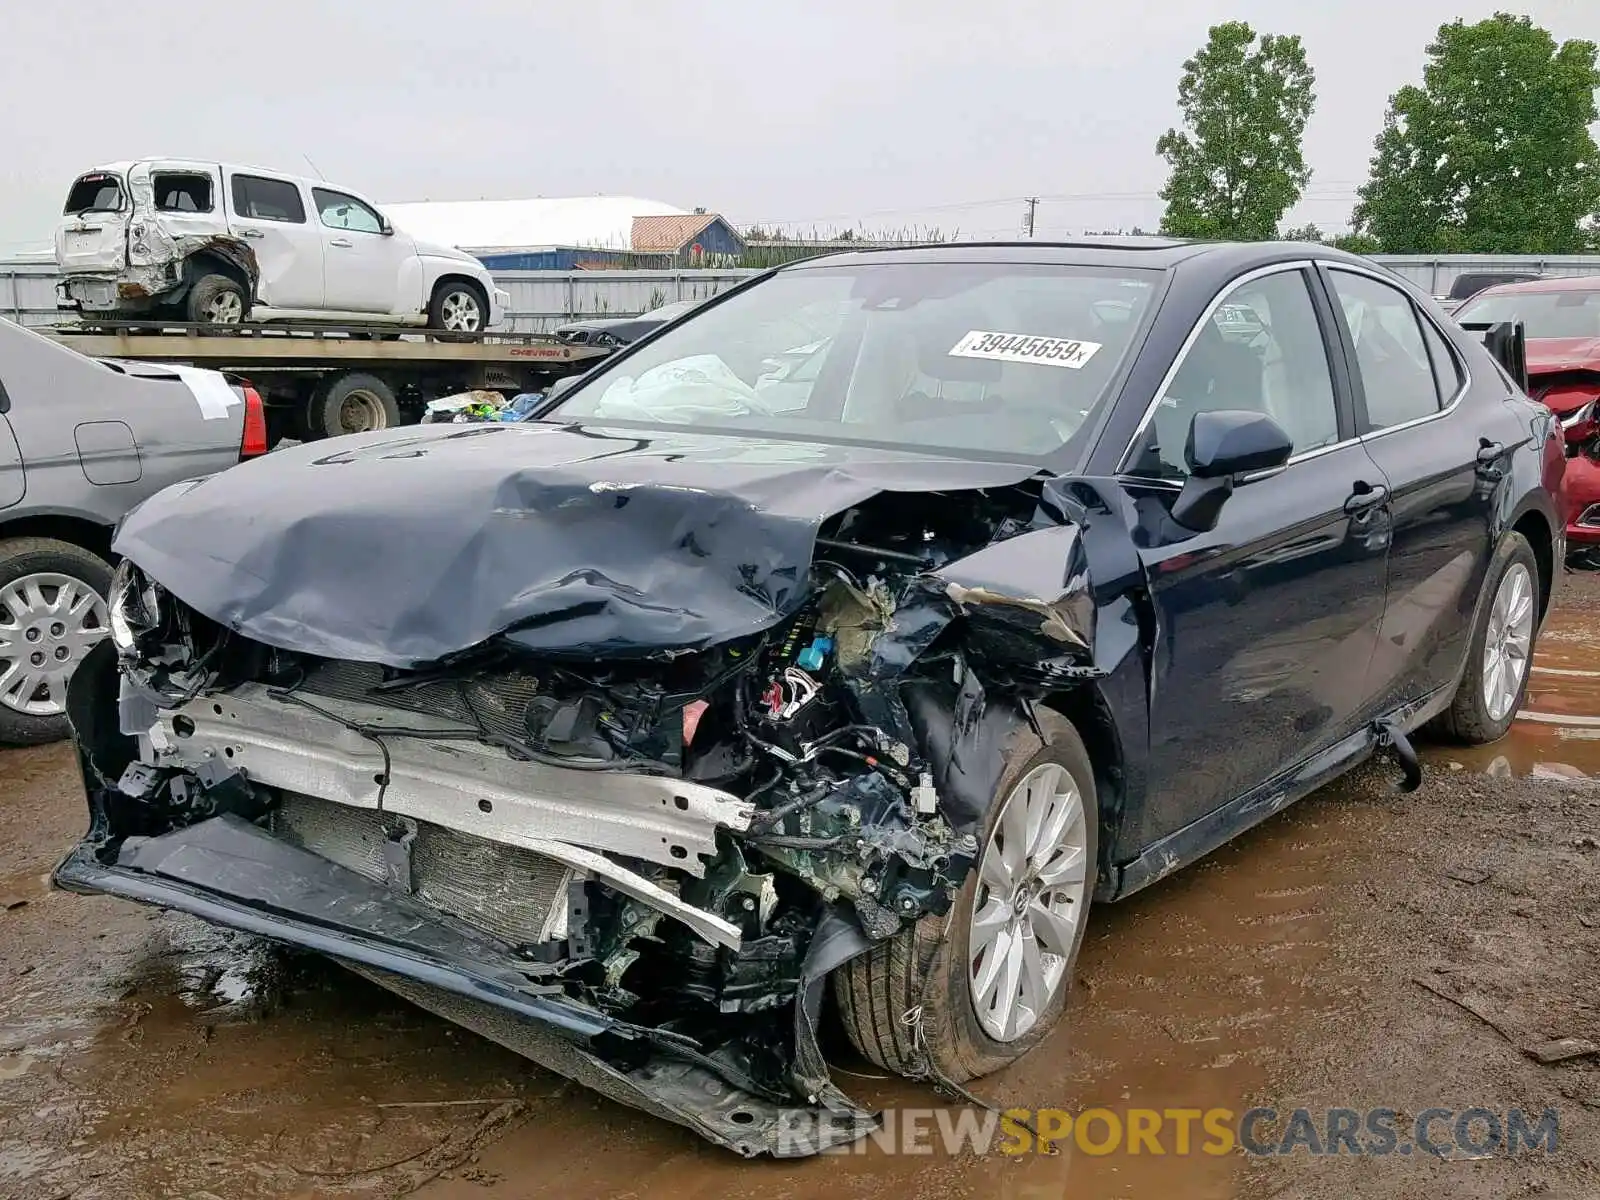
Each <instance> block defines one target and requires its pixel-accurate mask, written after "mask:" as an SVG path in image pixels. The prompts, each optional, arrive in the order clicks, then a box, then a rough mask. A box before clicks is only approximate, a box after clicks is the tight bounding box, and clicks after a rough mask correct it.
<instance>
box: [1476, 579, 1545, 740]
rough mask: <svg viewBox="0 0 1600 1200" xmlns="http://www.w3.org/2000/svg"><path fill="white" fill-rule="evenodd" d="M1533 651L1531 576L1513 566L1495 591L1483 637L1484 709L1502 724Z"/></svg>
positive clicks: (1513, 702)
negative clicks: (1487, 625)
mask: <svg viewBox="0 0 1600 1200" xmlns="http://www.w3.org/2000/svg"><path fill="white" fill-rule="evenodd" d="M1532 648H1533V576H1532V575H1531V574H1530V573H1529V571H1528V568H1527V567H1526V566H1525V565H1524V564H1522V563H1520V562H1517V563H1512V564H1511V568H1510V570H1508V571H1507V572H1506V573H1505V574H1504V575H1503V576H1501V578H1500V586H1499V587H1498V588H1496V589H1495V593H1494V603H1493V604H1492V605H1491V606H1490V608H1489V627H1488V628H1487V629H1486V630H1485V631H1484V636H1483V707H1484V709H1485V711H1487V712H1488V714H1489V719H1490V720H1491V721H1503V720H1505V718H1506V716H1507V714H1508V713H1510V712H1511V709H1512V707H1513V706H1514V705H1515V704H1516V702H1517V695H1518V693H1519V692H1520V691H1521V690H1522V680H1523V678H1524V677H1525V676H1526V675H1527V673H1528V655H1529V652H1530V651H1531V650H1532Z"/></svg>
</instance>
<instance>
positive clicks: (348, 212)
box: [311, 188, 383, 233]
mask: <svg viewBox="0 0 1600 1200" xmlns="http://www.w3.org/2000/svg"><path fill="white" fill-rule="evenodd" d="M311 199H312V200H313V201H314V202H315V203H316V206H317V219H318V220H320V221H321V222H322V223H323V224H324V225H326V226H327V227H328V228H329V229H346V230H349V231H350V232H352V233H382V232H383V218H381V217H380V216H378V214H377V213H376V212H374V211H373V210H372V209H371V208H370V207H368V206H367V205H365V204H363V203H362V202H361V201H359V200H357V199H356V198H355V197H354V196H346V195H345V194H344V193H343V192H330V191H329V190H328V189H327V188H312V189H311Z"/></svg>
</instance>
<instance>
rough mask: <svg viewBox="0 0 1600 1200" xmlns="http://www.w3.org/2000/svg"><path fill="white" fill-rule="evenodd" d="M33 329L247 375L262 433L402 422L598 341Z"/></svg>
mask: <svg viewBox="0 0 1600 1200" xmlns="http://www.w3.org/2000/svg"><path fill="white" fill-rule="evenodd" d="M38 332H40V333H44V334H45V335H47V336H49V337H51V338H53V339H55V340H56V341H58V342H60V343H61V344H62V345H65V346H70V347H72V349H74V350H77V351H78V352H79V353H81V354H87V355H89V356H91V357H93V358H126V359H140V360H144V361H149V362H171V363H180V364H185V365H189V366H197V367H210V368H211V369H213V370H218V371H225V372H227V373H228V374H230V375H236V376H238V377H240V378H242V379H244V380H247V381H248V382H249V383H250V384H251V385H252V386H253V387H255V389H256V390H257V391H258V392H260V393H261V396H262V399H263V401H264V402H265V403H266V405H267V415H268V425H269V432H270V435H271V437H272V440H273V441H274V442H276V441H277V440H279V439H281V438H283V437H296V438H300V439H305V440H309V439H313V438H319V437H326V436H329V435H331V434H336V433H360V432H365V431H368V430H371V429H384V428H388V427H390V426H393V425H399V424H409V423H412V422H415V421H419V420H421V418H422V414H423V412H424V410H425V408H426V406H427V403H428V401H430V400H435V399H438V398H439V397H442V396H450V395H454V394H456V393H459V392H466V391H473V390H490V391H497V392H501V393H504V394H506V395H515V394H516V393H519V392H530V391H542V390H544V389H545V388H547V387H549V386H550V384H552V383H554V382H555V381H556V380H557V379H559V378H561V377H562V376H564V375H573V374H577V373H579V372H582V371H586V370H588V368H589V367H590V366H592V365H594V363H595V362H596V361H598V360H599V359H601V358H604V357H605V355H606V353H607V351H606V350H603V349H598V348H594V347H589V346H574V345H567V344H565V343H563V342H560V341H557V340H556V339H555V338H553V337H550V336H548V335H545V334H530V333H501V332H489V333H440V332H436V331H433V330H426V329H413V328H403V329H397V328H396V327H394V326H392V325H391V326H352V325H323V324H315V323H309V322H276V321H275V322H267V323H259V324H258V323H244V324H240V325H184V324H176V323H173V322H170V321H111V320H99V319H95V320H94V321H93V322H92V323H91V322H84V323H81V324H65V325H57V326H54V327H50V328H46V329H41V330H39V331H38Z"/></svg>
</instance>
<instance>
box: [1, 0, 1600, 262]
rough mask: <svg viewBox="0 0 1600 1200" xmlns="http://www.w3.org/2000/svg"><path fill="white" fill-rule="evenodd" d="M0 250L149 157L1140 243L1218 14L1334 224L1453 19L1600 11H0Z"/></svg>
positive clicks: (883, 6)
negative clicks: (1276, 62) (1306, 118)
mask: <svg viewBox="0 0 1600 1200" xmlns="http://www.w3.org/2000/svg"><path fill="white" fill-rule="evenodd" d="M0 4H3V12H0V111H3V112H5V113H6V114H7V119H6V120H5V121H4V122H3V123H0V253H4V252H6V251H8V250H15V249H17V248H19V247H21V246H25V245H32V246H40V245H44V244H47V243H48V239H49V233H50V230H51V227H52V225H53V223H54V220H55V217H56V214H57V213H58V212H59V209H60V202H61V199H62V198H63V197H64V196H65V194H66V189H67V185H68V183H69V182H70V180H71V179H72V177H73V176H74V175H75V174H77V173H78V172H80V171H82V170H85V169H86V168H88V167H90V166H92V165H95V164H97V163H102V162H108V161H114V160H117V159H126V158H139V157H144V156H150V155H162V154H165V155H175V156H186V157H189V156H192V157H197V158H207V159H218V160H227V161H235V162H250V163H256V164H259V165H262V166H270V167H276V168H279V169H282V170H287V171H295V172H301V173H305V174H311V173H313V172H312V171H311V168H309V167H308V166H307V165H306V163H307V160H308V159H309V160H310V161H311V162H314V163H315V164H316V167H317V168H318V169H319V171H320V172H321V173H322V174H324V175H326V177H327V178H329V179H332V180H335V181H338V182H340V183H344V184H346V185H348V186H350V187H353V188H356V189H358V190H360V191H364V192H366V193H367V194H369V195H371V196H373V197H375V198H376V199H378V200H380V201H390V202H394V201H402V200H420V199H472V198H479V197H489V198H510V197H524V196H541V195H542V196H572V195H586V194H613V195H616V194H621V195H633V196H642V197H648V198H651V199H657V200H663V201H666V202H668V203H672V204H677V205H681V206H683V207H686V208H687V207H693V206H695V205H703V206H705V207H706V208H708V209H710V210H712V211H716V212H721V213H723V214H725V215H726V216H727V217H729V218H730V219H731V220H733V221H734V222H735V223H736V224H741V225H742V224H749V223H752V222H760V223H763V224H773V223H786V224H789V225H794V226H798V227H800V228H802V229H806V228H810V227H813V226H815V227H819V228H821V227H833V226H850V225H864V226H866V227H867V228H868V229H873V230H876V229H880V228H888V227H904V226H929V225H933V226H938V227H940V228H942V229H944V230H945V231H946V232H951V231H957V230H958V231H959V232H960V233H961V234H962V235H974V236H1010V235H1013V234H1015V233H1016V232H1017V231H1018V229H1019V225H1020V221H1021V217H1022V212H1023V205H1022V197H1024V196H1029V195H1037V196H1040V197H1042V198H1043V199H1042V200H1041V203H1040V205H1039V210H1038V232H1039V234H1040V235H1051V234H1069V233H1077V232H1082V231H1084V230H1085V229H1099V228H1106V227H1117V226H1130V225H1133V224H1135V223H1138V224H1142V225H1145V226H1147V227H1149V226H1154V225H1155V224H1156V222H1157V221H1158V220H1159V218H1160V211H1161V204H1160V201H1159V200H1158V199H1157V198H1156V195H1155V193H1156V191H1157V189H1159V188H1160V186H1161V184H1162V182H1163V179H1164V170H1163V165H1162V163H1161V162H1160V160H1159V159H1158V158H1157V157H1156V154H1155V142H1156V139H1157V137H1159V136H1160V134H1161V133H1162V131H1163V130H1164V129H1166V128H1167V127H1168V126H1169V125H1171V124H1173V123H1174V122H1175V121H1176V118H1177V108H1176V93H1177V81H1178V74H1179V71H1180V69H1181V64H1182V62H1183V60H1184V59H1185V58H1186V57H1187V56H1188V55H1189V54H1191V53H1192V52H1193V51H1194V50H1195V49H1196V48H1197V47H1198V46H1199V45H1200V44H1201V43H1202V42H1203V41H1204V39H1205V34H1206V29H1207V27H1208V26H1210V25H1211V24H1214V23H1215V22H1218V21H1223V20H1229V19H1235V18H1243V19H1245V20H1248V21H1250V22H1251V23H1252V24H1253V25H1254V26H1255V27H1256V29H1257V30H1258V31H1270V32H1276V33H1298V34H1300V35H1301V37H1302V38H1303V39H1304V40H1305V43H1306V48H1307V52H1308V54H1309V56H1310V59H1311V63H1312V65H1313V67H1314V68H1315V69H1316V73H1317V109H1316V113H1315V115H1314V116H1313V117H1312V120H1311V126H1310V129H1309V130H1308V132H1307V135H1306V157H1307V159H1308V161H1309V162H1310V163H1311V165H1312V167H1313V169H1314V170H1315V177H1314V178H1313V180H1312V183H1311V188H1310V191H1309V193H1308V195H1307V198H1306V199H1305V200H1304V201H1303V202H1302V204H1301V205H1300V207H1299V208H1298V209H1297V210H1296V211H1295V213H1293V214H1291V219H1292V220H1294V221H1296V222H1298V221H1300V220H1314V221H1317V222H1318V223H1320V224H1322V225H1323V226H1324V227H1339V226H1342V225H1343V224H1344V223H1345V221H1346V218H1347V217H1348V214H1349V211H1350V207H1351V205H1352V203H1353V201H1354V194H1353V193H1354V190H1355V188H1356V187H1357V186H1358V185H1359V184H1360V183H1361V181H1362V180H1363V179H1364V178H1365V175H1366V167H1367V160H1368V156H1369V154H1370V152H1371V145H1372V139H1373V136H1374V134H1375V133H1376V132H1377V130H1378V128H1379V125H1380V123H1381V121H1382V117H1383V112H1384V107H1385V104H1386V101H1387V98H1388V96H1389V95H1390V93H1392V92H1393V91H1394V90H1395V89H1396V88H1397V87H1399V86H1401V85H1402V84H1405V83H1409V82H1413V81H1418V80H1419V79H1420V76H1421V70H1422V62H1423V48H1424V46H1425V45H1426V44H1427V42H1428V41H1429V40H1430V37H1431V35H1432V33H1433V31H1434V30H1435V29H1436V28H1437V27H1438V25H1439V24H1440V22H1441V21H1445V20H1449V19H1452V18H1454V17H1456V16H1463V17H1465V18H1467V19H1469V20H1472V19H1476V18H1478V17H1481V16H1486V15H1488V14H1489V13H1490V12H1491V11H1493V10H1494V9H1495V8H1496V7H1510V8H1511V9H1513V10H1514V11H1517V12H1526V13H1528V14H1529V15H1531V16H1532V17H1533V18H1534V19H1535V20H1537V21H1538V22H1540V23H1541V24H1543V25H1545V26H1546V27H1548V28H1550V29H1551V30H1552V31H1553V32H1554V33H1555V35H1556V36H1557V37H1558V38H1560V39H1566V38H1573V37H1584V38H1589V39H1592V40H1600V0H1523V2H1522V3H1520V4H1511V3H1509V0H1502V3H1501V4H1499V5H1496V4H1494V3H1492V2H1482V3H1480V2H1478V0H1097V2H1095V3H1087V4H1085V3H1082V2H1081V0H1080V2H1078V3H1065V2H1063V0H959V2H958V0H807V2H804V3H800V2H791V0H583V3H572V4H556V3H544V2H541V3H528V2H522V0H340V2H338V3H334V2H331V0H329V2H320V3H319V2H314V0H271V2H270V3H264V4H255V5H189V4H183V5H155V6H152V5H144V4H130V3H126V0H73V2H71V3H67V4H42V3H27V2H25V0H0Z"/></svg>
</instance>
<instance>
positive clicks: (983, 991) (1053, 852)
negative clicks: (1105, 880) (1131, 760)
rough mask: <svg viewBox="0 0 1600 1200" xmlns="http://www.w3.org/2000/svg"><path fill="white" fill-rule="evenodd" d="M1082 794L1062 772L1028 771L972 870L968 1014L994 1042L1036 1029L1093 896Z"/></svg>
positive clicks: (1052, 767)
mask: <svg viewBox="0 0 1600 1200" xmlns="http://www.w3.org/2000/svg"><path fill="white" fill-rule="evenodd" d="M1088 846H1089V841H1088V823H1087V820H1086V817H1085V815H1084V811H1083V796H1082V794H1081V793H1080V792H1079V791H1078V785H1077V784H1076V783H1074V782H1073V779H1072V776H1071V775H1070V774H1069V773H1068V772H1067V770H1066V768H1065V767H1061V766H1058V765H1056V764H1055V763H1046V764H1044V765H1043V766H1040V767H1035V768H1034V769H1033V770H1032V771H1030V772H1028V774H1027V775H1025V776H1024V777H1023V778H1022V779H1021V780H1020V781H1019V782H1018V783H1017V786H1016V787H1015V788H1013V789H1012V791H1011V794H1010V795H1009V796H1007V797H1006V800H1005V804H1004V806H1003V807H1002V809H1001V811H1000V819H999V820H998V821H996V822H995V827H994V832H993V833H991V834H990V835H989V844H988V845H987V846H985V847H984V850H983V857H982V858H981V859H980V860H979V863H978V892H977V895H976V896H975V897H973V903H972V922H971V925H970V928H969V933H968V938H967V946H968V952H969V954H970V956H971V957H970V961H969V962H968V963H967V984H968V987H969V990H970V993H971V996H972V1009H973V1011H974V1012H975V1013H976V1014H977V1016H978V1023H979V1024H980V1025H982V1026H983V1030H984V1032H985V1033H987V1034H988V1035H989V1036H990V1037H991V1038H993V1039H994V1040H995V1041H997V1042H1012V1041H1015V1040H1016V1039H1017V1038H1020V1037H1022V1036H1023V1035H1024V1034H1026V1033H1027V1032H1028V1031H1029V1030H1030V1029H1032V1028H1033V1027H1034V1026H1035V1025H1037V1024H1038V1022H1039V1018H1040V1017H1042V1016H1043V1015H1044V1013H1045V1011H1046V1010H1047V1009H1048V1008H1049V1007H1050V1004H1051V1002H1052V1001H1053V1000H1054V999H1055V998H1056V995H1057V994H1058V993H1059V992H1060V991H1061V988H1062V985H1063V983H1064V982H1065V980H1066V974H1067V964H1068V962H1069V961H1070V960H1071V957H1072V948H1073V946H1074V945H1075V944H1076V941H1077V935H1078V926H1079V924H1080V923H1081V922H1082V920H1083V916H1084V909H1085V908H1086V906H1087V903H1088V892H1089V850H1088Z"/></svg>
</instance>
